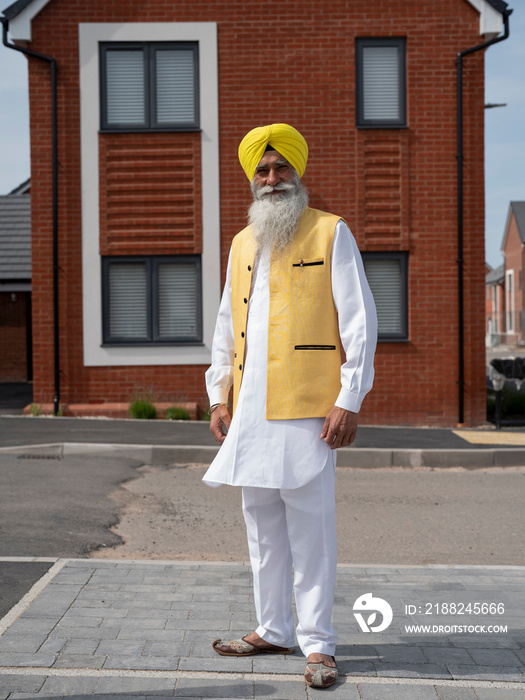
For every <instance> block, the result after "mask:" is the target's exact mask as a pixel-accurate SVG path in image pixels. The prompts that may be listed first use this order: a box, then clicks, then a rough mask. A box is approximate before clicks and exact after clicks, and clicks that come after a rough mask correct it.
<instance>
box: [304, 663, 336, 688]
mask: <svg viewBox="0 0 525 700" xmlns="http://www.w3.org/2000/svg"><path fill="white" fill-rule="evenodd" d="M332 659H334V663H335V658H334V657H333V656H332ZM338 677H339V671H338V670H337V667H336V668H333V667H332V666H327V665H326V664H324V663H323V662H322V661H320V662H319V663H317V664H311V663H307V664H306V669H305V672H304V680H305V681H306V685H309V686H313V687H314V688H329V687H330V686H331V685H333V684H334V683H335V682H336V680H337V678H338Z"/></svg>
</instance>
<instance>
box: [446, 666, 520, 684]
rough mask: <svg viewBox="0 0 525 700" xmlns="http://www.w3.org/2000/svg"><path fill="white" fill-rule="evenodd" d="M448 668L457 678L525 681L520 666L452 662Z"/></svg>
mask: <svg viewBox="0 0 525 700" xmlns="http://www.w3.org/2000/svg"><path fill="white" fill-rule="evenodd" d="M447 668H448V670H449V671H450V673H451V674H452V677H453V678H454V679H455V680H477V681H504V682H511V683H515V682H518V683H525V675H523V673H522V672H521V671H520V669H519V668H513V667H511V666H462V665H458V666H455V665H453V664H450V665H449V666H448V667H447Z"/></svg>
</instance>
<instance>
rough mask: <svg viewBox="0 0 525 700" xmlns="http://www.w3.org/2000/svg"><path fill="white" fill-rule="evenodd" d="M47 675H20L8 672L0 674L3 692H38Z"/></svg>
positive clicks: (0, 687)
mask: <svg viewBox="0 0 525 700" xmlns="http://www.w3.org/2000/svg"><path fill="white" fill-rule="evenodd" d="M45 681H46V676H19V675H15V674H6V675H1V676H0V689H1V691H0V692H1V693H3V692H7V693H38V691H39V690H40V688H41V687H42V686H43V685H44V683H45Z"/></svg>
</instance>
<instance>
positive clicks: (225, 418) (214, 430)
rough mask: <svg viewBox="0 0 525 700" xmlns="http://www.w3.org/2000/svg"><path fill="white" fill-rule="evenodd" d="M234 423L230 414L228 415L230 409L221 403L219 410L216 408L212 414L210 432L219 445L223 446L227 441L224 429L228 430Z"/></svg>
mask: <svg viewBox="0 0 525 700" xmlns="http://www.w3.org/2000/svg"><path fill="white" fill-rule="evenodd" d="M231 422H232V419H231V418H230V414H229V413H228V409H227V408H226V406H225V405H224V404H223V403H221V404H220V405H219V406H217V408H215V409H214V410H213V411H212V412H211V416H210V430H211V434H212V435H213V437H214V438H215V439H216V440H217V442H218V443H219V445H222V443H223V442H224V441H225V439H226V435H225V434H224V432H223V427H225V428H226V429H228V428H229V427H230V423H231Z"/></svg>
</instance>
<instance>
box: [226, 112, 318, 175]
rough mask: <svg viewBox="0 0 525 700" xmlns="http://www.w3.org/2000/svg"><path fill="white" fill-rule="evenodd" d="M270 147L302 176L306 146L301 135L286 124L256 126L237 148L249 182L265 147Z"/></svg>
mask: <svg viewBox="0 0 525 700" xmlns="http://www.w3.org/2000/svg"><path fill="white" fill-rule="evenodd" d="M268 145H270V146H271V147H272V148H274V149H275V150H276V151H278V152H279V153H280V154H281V155H282V156H283V157H284V158H286V160H287V161H288V162H289V163H290V165H292V166H293V167H294V168H295V169H296V170H297V172H298V173H299V177H302V176H303V175H304V171H305V169H306V161H307V160H308V146H307V144H306V141H305V140H304V138H303V137H302V136H301V134H300V133H299V132H298V131H297V129H294V128H293V126H289V125H288V124H270V125H269V126H258V127H257V128H256V129H252V130H251V131H249V132H248V133H247V134H246V136H245V137H244V138H243V140H242V141H241V143H240V146H239V160H240V162H241V165H242V169H243V170H244V172H245V173H246V177H247V178H248V180H250V182H251V181H252V179H253V176H254V175H255V169H256V168H257V166H258V165H259V162H260V160H261V158H262V157H263V153H264V151H265V150H266V147H267V146H268Z"/></svg>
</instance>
